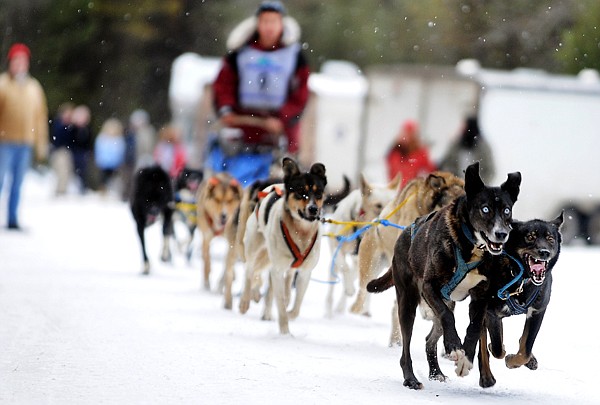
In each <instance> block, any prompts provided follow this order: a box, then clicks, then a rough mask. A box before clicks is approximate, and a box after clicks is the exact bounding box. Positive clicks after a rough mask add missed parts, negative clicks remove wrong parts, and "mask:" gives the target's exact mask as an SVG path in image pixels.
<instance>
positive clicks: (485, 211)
mask: <svg viewBox="0 0 600 405" xmlns="http://www.w3.org/2000/svg"><path fill="white" fill-rule="evenodd" d="M481 212H483V213H484V214H489V213H490V207H488V206H485V207H482V208H481Z"/></svg>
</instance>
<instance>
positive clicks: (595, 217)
mask: <svg viewBox="0 0 600 405" xmlns="http://www.w3.org/2000/svg"><path fill="white" fill-rule="evenodd" d="M587 228H588V231H587V233H588V236H589V243H590V244H591V245H600V207H598V208H596V210H595V211H594V212H593V213H592V214H591V215H590V217H589V219H588V224H587Z"/></svg>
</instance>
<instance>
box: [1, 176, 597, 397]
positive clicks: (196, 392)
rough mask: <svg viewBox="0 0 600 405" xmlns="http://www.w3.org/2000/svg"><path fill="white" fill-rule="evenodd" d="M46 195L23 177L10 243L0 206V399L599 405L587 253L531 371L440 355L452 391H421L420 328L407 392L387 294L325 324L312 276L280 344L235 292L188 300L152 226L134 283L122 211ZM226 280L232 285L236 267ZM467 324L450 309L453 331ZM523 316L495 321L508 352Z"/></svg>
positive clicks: (563, 292)
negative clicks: (487, 367)
mask: <svg viewBox="0 0 600 405" xmlns="http://www.w3.org/2000/svg"><path fill="white" fill-rule="evenodd" d="M51 190H52V183H51V177H49V176H48V175H45V176H41V175H39V174H37V173H35V172H31V173H29V174H28V177H27V180H26V184H25V189H24V196H23V204H22V211H21V212H22V214H21V218H22V224H23V225H24V226H25V228H26V231H25V232H23V233H14V232H9V231H7V230H6V229H5V228H4V216H5V214H6V211H5V210H6V196H5V195H2V198H1V199H0V204H1V205H0V215H1V216H2V218H1V221H0V224H2V226H3V228H2V229H0V403H10V404H39V403H55V404H67V403H68V404H72V403H74V404H77V403H86V404H87V403H93V404H99V403H111V404H112V403H144V404H153V403H157V404H164V403H177V404H179V403H190V404H233V403H244V404H264V403H267V404H270V403H278V404H299V403H309V404H320V403H327V404H331V403H334V404H337V403H339V404H342V403H344V404H346V403H350V404H363V403H378V404H391V403H410V404H413V405H416V404H429V403H445V404H465V403H487V404H506V403H514V404H521V403H523V404H524V403H527V404H544V405H546V404H563V405H564V404H593V403H596V404H598V403H600V393H599V390H598V387H596V386H595V385H594V384H595V383H596V382H597V379H598V371H597V369H596V366H597V365H598V360H599V358H600V355H599V354H598V353H599V352H598V349H597V346H598V345H597V340H596V339H597V338H598V326H597V319H598V314H597V313H596V312H595V311H596V308H597V307H598V304H597V297H598V293H597V290H598V285H599V284H600V283H599V282H600V271H599V269H598V263H599V262H600V260H599V259H600V250H599V249H592V248H585V247H569V248H564V249H563V253H562V256H561V259H560V260H559V262H558V265H557V267H556V268H555V270H554V277H555V284H554V291H553V297H552V302H551V303H550V307H549V309H548V313H547V316H546V319H545V321H544V325H543V326H542V330H541V332H540V335H539V337H538V341H537V342H536V345H535V348H534V352H535V354H536V357H537V358H538V360H539V362H540V367H539V369H538V370H537V371H530V370H528V369H525V368H521V369H517V370H509V369H507V368H506V367H505V366H504V362H503V361H501V360H495V359H493V360H492V368H493V371H494V374H495V376H496V379H497V381H498V383H497V384H496V386H495V387H493V388H490V389H486V390H484V389H482V388H480V387H479V386H478V378H479V376H478V374H479V373H478V372H477V365H475V368H474V370H473V371H472V372H471V374H470V375H469V376H467V377H465V378H459V377H456V375H455V374H454V371H453V365H452V364H451V363H450V362H449V361H446V360H441V365H442V368H443V370H444V372H445V373H446V375H448V376H449V377H450V381H448V382H447V383H439V382H432V381H428V380H427V363H426V360H425V354H424V337H425V335H426V334H427V332H428V331H429V328H430V324H429V323H428V322H426V321H423V320H421V319H418V320H417V323H416V327H415V336H414V338H413V360H414V368H415V371H416V374H417V376H418V377H419V378H420V379H421V381H422V382H423V383H424V384H425V390H423V391H419V392H415V391H411V390H408V389H406V388H405V387H403V386H402V375H401V370H400V367H399V364H398V360H399V356H400V349H399V348H398V347H395V348H389V347H388V346H387V341H388V333H389V322H390V321H389V318H390V310H391V303H392V294H391V292H390V293H389V294H388V293H385V294H382V295H380V296H375V297H373V302H372V312H373V316H372V317H371V318H366V317H361V316H355V315H351V314H347V313H346V314H343V315H338V316H337V317H335V318H334V319H326V318H325V317H324V312H325V311H324V309H325V294H326V289H327V286H326V285H324V284H320V283H318V282H313V283H311V285H310V286H309V290H308V293H307V297H306V300H305V305H304V307H303V308H302V312H301V314H300V317H299V318H298V319H297V320H295V321H293V322H292V323H291V324H290V329H291V331H292V334H293V337H290V336H280V335H279V334H278V327H277V324H276V322H263V321H261V320H260V314H261V310H262V305H258V304H255V305H253V306H251V308H250V311H249V312H248V313H247V314H246V315H243V316H242V315H240V314H239V312H238V311H237V297H236V299H235V300H234V310H233V311H226V310H224V309H223V307H222V306H223V299H222V296H220V295H218V294H217V293H215V292H210V293H209V292H205V291H203V290H201V288H200V285H201V281H200V280H201V275H200V270H201V262H200V260H199V257H198V256H199V254H196V255H195V257H194V259H193V260H192V262H191V263H190V264H188V263H186V262H185V260H184V259H183V257H182V256H181V255H175V257H174V262H173V263H172V264H171V265H167V264H162V263H160V262H159V261H158V247H159V244H160V229H159V228H158V227H157V226H153V227H151V228H149V229H148V230H147V235H148V239H149V251H150V252H151V260H152V263H153V266H154V267H153V271H152V273H151V275H150V276H147V277H144V276H141V275H140V270H141V259H140V251H139V244H138V241H137V236H136V234H135V230H134V224H133V220H132V218H131V215H130V212H129V210H128V206H127V205H126V204H125V203H122V202H120V201H117V200H116V199H114V198H112V197H110V196H108V197H101V196H99V195H96V194H93V193H92V194H88V195H85V196H79V195H69V196H67V197H64V198H60V199H55V198H54V197H52V196H51V195H52V193H51ZM523 198H525V196H523ZM219 243H220V244H219ZM219 243H217V244H216V245H215V246H213V249H212V250H213V253H214V255H215V258H216V259H215V260H216V261H217V264H216V266H215V271H214V272H213V281H214V284H216V282H217V280H218V278H219V276H220V272H221V269H222V263H221V262H222V259H223V254H222V252H223V244H222V242H219ZM328 259H329V255H328V253H327V249H323V257H322V261H321V262H320V263H319V266H318V268H317V269H316V270H315V272H314V273H313V276H314V277H315V278H320V279H325V278H326V277H327V271H328V269H329V262H328ZM237 271H238V278H237V280H238V281H236V284H235V291H239V289H240V286H239V279H240V276H241V274H242V266H241V265H239V267H238V268H237ZM337 292H339V291H337ZM466 317H467V314H466V303H460V304H459V305H458V307H457V321H458V323H459V325H458V327H459V331H464V330H465V328H466V322H467V321H466ZM523 322H524V317H523V316H520V317H514V318H510V319H508V320H507V321H505V343H506V346H507V351H508V352H509V353H514V352H515V351H516V349H517V345H518V338H519V336H520V334H521V329H522V325H523Z"/></svg>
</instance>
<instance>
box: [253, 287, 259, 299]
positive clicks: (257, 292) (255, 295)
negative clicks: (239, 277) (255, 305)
mask: <svg viewBox="0 0 600 405" xmlns="http://www.w3.org/2000/svg"><path fill="white" fill-rule="evenodd" d="M260 297H261V295H260V289H258V288H256V289H253V290H252V300H253V301H254V302H259V301H260Z"/></svg>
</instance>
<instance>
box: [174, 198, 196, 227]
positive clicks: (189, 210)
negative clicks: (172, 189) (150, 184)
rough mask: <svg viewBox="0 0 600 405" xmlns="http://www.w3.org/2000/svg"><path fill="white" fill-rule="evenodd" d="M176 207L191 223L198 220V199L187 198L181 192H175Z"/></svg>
mask: <svg viewBox="0 0 600 405" xmlns="http://www.w3.org/2000/svg"><path fill="white" fill-rule="evenodd" d="M175 209H176V210H178V211H179V212H181V213H182V214H183V216H184V217H185V219H186V221H188V222H189V223H195V222H196V201H195V200H194V199H192V200H186V199H184V198H183V197H182V196H181V195H180V194H179V193H177V194H175Z"/></svg>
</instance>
